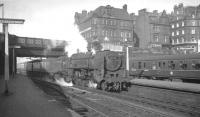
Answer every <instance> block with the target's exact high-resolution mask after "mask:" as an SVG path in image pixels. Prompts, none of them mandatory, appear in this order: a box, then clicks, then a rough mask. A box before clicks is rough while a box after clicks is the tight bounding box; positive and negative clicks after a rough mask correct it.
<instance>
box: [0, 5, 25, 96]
mask: <svg viewBox="0 0 200 117" xmlns="http://www.w3.org/2000/svg"><path fill="white" fill-rule="evenodd" d="M0 7H2V18H0V23H2V24H3V33H4V34H5V58H4V60H5V61H4V62H5V64H4V77H5V91H4V94H6V95H9V90H8V81H9V44H8V24H23V23H24V21H25V20H24V19H9V18H4V4H0Z"/></svg>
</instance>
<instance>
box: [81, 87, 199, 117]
mask: <svg viewBox="0 0 200 117" xmlns="http://www.w3.org/2000/svg"><path fill="white" fill-rule="evenodd" d="M84 89H86V90H89V91H92V92H96V93H100V94H103V95H108V96H111V97H116V98H118V99H121V100H126V101H129V102H133V103H136V104H138V105H143V106H145V107H149V108H154V109H158V110H160V111H166V112H168V113H175V114H176V115H180V116H181V117H199V116H200V111H199V110H200V108H199V107H197V106H196V105H193V104H191V105H190V104H188V105H186V104H184V103H179V102H178V101H179V100H177V101H176V102H175V103H173V102H172V101H171V100H159V99H155V98H148V97H144V96H140V95H135V94H132V93H131V92H122V93H120V94H117V93H110V92H105V91H101V90H95V91H94V90H93V89H88V88H84ZM157 93H158V92H157ZM157 98H159V97H157Z"/></svg>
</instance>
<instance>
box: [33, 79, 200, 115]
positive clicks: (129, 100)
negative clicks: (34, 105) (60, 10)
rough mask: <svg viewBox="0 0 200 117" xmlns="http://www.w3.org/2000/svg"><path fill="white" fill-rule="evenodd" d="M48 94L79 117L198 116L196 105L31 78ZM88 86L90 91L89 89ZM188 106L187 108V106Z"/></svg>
mask: <svg viewBox="0 0 200 117" xmlns="http://www.w3.org/2000/svg"><path fill="white" fill-rule="evenodd" d="M32 80H33V81H34V83H35V84H37V85H38V86H39V87H40V88H41V89H43V90H44V92H46V93H47V94H49V95H53V97H54V98H55V99H56V100H58V101H60V102H62V103H64V104H65V105H66V106H67V108H69V109H70V110H72V111H74V112H76V113H78V115H79V116H80V117H94V116H95V117H179V116H180V117H199V115H200V114H199V111H198V112H197V111H195V109H196V108H189V107H190V106H188V107H187V106H185V108H184V105H182V106H181V107H180V105H179V106H176V105H172V104H171V103H167V102H163V101H161V102H160V101H158V100H155V99H151V98H146V97H141V96H137V95H134V96H133V95H130V94H129V92H124V93H122V94H117V93H110V92H104V91H99V90H96V91H94V90H91V89H87V90H85V88H84V89H82V90H81V89H78V88H69V87H67V88H66V87H60V86H58V85H57V84H54V83H50V82H45V81H41V80H38V79H32ZM88 90H89V91H88ZM188 108H189V109H188Z"/></svg>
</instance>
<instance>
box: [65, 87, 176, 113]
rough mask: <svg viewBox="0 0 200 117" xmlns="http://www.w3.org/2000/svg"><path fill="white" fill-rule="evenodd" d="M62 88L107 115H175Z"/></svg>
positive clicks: (99, 95)
mask: <svg viewBox="0 0 200 117" xmlns="http://www.w3.org/2000/svg"><path fill="white" fill-rule="evenodd" d="M64 90H65V94H68V95H72V96H73V98H77V99H79V100H81V102H83V103H86V104H87V105H90V106H92V107H93V108H95V109H97V110H99V111H101V112H102V113H105V115H107V116H108V117H173V116H176V117H177V115H170V114H169V113H165V112H162V111H158V110H156V109H152V108H148V107H145V106H141V105H137V104H135V103H131V102H129V101H125V100H121V99H118V98H115V97H110V96H107V95H102V94H98V93H92V92H88V91H85V90H79V89H78V90H79V91H77V89H76V88H72V89H71V90H70V89H69V88H64ZM94 104H95V105H94ZM99 107H100V108H99ZM116 113H117V114H116Z"/></svg>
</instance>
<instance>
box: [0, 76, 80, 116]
mask: <svg viewBox="0 0 200 117" xmlns="http://www.w3.org/2000/svg"><path fill="white" fill-rule="evenodd" d="M4 82H5V81H4V79H3V78H2V77H1V78H0V117H75V116H76V115H74V114H73V113H72V112H70V110H68V109H67V108H66V107H64V105H62V104H61V103H59V102H57V101H55V100H53V99H52V98H51V97H50V96H48V95H47V94H45V93H44V92H43V91H42V90H41V89H39V88H37V87H36V86H35V85H34V83H33V82H32V81H31V80H30V79H29V78H27V77H26V76H23V75H16V76H15V77H14V78H11V79H10V80H9V82H8V86H9V88H8V89H9V92H11V93H10V95H5V94H4V89H5V88H4V87H5V84H4Z"/></svg>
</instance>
